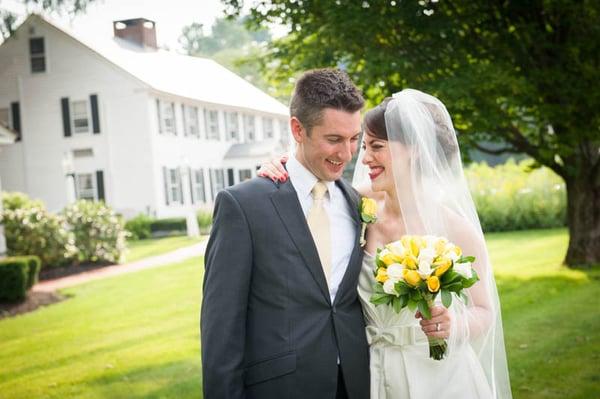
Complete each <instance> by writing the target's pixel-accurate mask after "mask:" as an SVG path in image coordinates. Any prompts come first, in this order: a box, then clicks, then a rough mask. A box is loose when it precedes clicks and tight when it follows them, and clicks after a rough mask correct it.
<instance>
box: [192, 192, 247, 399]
mask: <svg viewBox="0 0 600 399" xmlns="http://www.w3.org/2000/svg"><path fill="white" fill-rule="evenodd" d="M205 265H206V266H205V274H204V286H203V301H202V310H201V316H200V317H201V318H200V329H201V345H202V375H203V390H204V398H205V399H219V398H230V399H238V398H244V397H245V392H244V383H243V365H244V363H243V362H244V349H245V339H246V314H247V306H248V292H249V289H250V277H251V271H252V240H251V236H250V230H249V226H248V222H247V220H246V217H245V215H244V213H243V211H242V208H241V207H240V204H239V203H238V202H237V200H236V199H235V198H234V197H233V195H232V194H231V193H230V192H228V191H227V190H222V191H221V192H220V193H219V195H218V196H217V199H216V201H215V211H214V218H213V228H212V231H211V235H210V239H209V242H208V245H207V247H206V254H205Z"/></svg>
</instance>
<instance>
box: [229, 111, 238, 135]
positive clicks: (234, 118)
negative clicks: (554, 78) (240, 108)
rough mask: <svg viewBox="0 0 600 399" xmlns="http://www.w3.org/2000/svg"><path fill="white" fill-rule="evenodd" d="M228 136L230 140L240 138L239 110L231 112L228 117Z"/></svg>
mask: <svg viewBox="0 0 600 399" xmlns="http://www.w3.org/2000/svg"><path fill="white" fill-rule="evenodd" d="M227 138H228V139H230V140H238V139H239V124H238V114H237V112H230V113H229V114H228V118H227Z"/></svg>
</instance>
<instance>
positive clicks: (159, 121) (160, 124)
mask: <svg viewBox="0 0 600 399" xmlns="http://www.w3.org/2000/svg"><path fill="white" fill-rule="evenodd" d="M156 116H157V118H158V133H162V118H161V115H160V100H159V99H158V98H157V99H156ZM167 205H169V201H168V200H167Z"/></svg>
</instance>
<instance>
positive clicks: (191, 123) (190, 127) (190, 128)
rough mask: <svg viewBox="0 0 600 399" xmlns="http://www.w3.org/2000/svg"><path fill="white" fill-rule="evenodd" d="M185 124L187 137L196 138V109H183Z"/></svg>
mask: <svg viewBox="0 0 600 399" xmlns="http://www.w3.org/2000/svg"><path fill="white" fill-rule="evenodd" d="M185 111H186V112H185V114H186V115H185V116H186V117H185V123H186V125H187V126H186V129H187V132H188V134H189V135H191V136H198V135H199V131H198V109H197V108H196V107H189V106H186V107H185Z"/></svg>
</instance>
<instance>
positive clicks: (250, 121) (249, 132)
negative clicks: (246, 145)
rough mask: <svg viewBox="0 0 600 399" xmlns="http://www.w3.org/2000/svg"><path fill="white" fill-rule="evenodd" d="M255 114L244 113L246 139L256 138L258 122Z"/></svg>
mask: <svg viewBox="0 0 600 399" xmlns="http://www.w3.org/2000/svg"><path fill="white" fill-rule="evenodd" d="M254 121H255V118H254V115H244V131H245V132H246V141H255V140H256V124H255V122H254Z"/></svg>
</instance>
